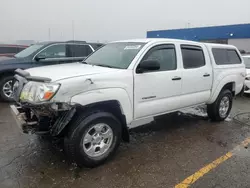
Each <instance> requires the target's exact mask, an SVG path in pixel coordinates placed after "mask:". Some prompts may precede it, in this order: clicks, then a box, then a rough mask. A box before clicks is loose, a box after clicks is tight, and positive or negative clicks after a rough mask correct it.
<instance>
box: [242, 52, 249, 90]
mask: <svg viewBox="0 0 250 188" xmlns="http://www.w3.org/2000/svg"><path fill="white" fill-rule="evenodd" d="M242 57H243V59H244V63H245V65H246V74H247V75H246V80H245V90H244V93H250V55H243V56H242Z"/></svg>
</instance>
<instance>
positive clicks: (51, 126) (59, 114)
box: [10, 105, 76, 136]
mask: <svg viewBox="0 0 250 188" xmlns="http://www.w3.org/2000/svg"><path fill="white" fill-rule="evenodd" d="M59 106H63V105H59ZM10 108H11V112H12V114H13V116H14V119H15V120H16V123H17V125H18V127H19V128H20V129H21V130H22V132H23V133H26V134H38V135H52V136H58V135H59V134H60V133H61V132H62V131H63V130H64V128H65V127H66V126H67V125H68V123H69V122H70V121H71V119H72V118H73V116H74V114H75V112H76V108H75V107H74V106H72V107H71V108H70V109H67V110H63V111H56V110H52V109H51V108H50V105H47V106H46V105H40V106H32V107H31V106H29V107H22V106H18V105H11V106H10Z"/></svg>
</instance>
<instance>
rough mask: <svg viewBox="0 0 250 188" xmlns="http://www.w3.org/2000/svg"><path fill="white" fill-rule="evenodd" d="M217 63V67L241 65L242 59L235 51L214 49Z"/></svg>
mask: <svg viewBox="0 0 250 188" xmlns="http://www.w3.org/2000/svg"><path fill="white" fill-rule="evenodd" d="M212 53H213V56H214V60H215V63H216V64H217V65H231V64H241V63H242V61H241V58H240V55H239V54H238V52H237V51H236V50H235V49H226V48H212Z"/></svg>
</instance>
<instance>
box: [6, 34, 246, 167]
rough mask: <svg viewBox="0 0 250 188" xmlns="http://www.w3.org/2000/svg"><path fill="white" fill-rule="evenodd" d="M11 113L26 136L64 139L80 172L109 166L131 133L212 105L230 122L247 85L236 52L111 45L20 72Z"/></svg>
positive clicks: (166, 43) (175, 44)
mask: <svg viewBox="0 0 250 188" xmlns="http://www.w3.org/2000/svg"><path fill="white" fill-rule="evenodd" d="M16 73H17V74H16V75H15V79H16V81H15V84H14V86H13V90H14V92H13V93H14V98H15V100H16V102H17V103H16V105H12V106H11V109H12V112H13V113H14V117H15V118H16V120H17V122H18V125H19V126H20V127H21V129H22V131H23V132H24V133H36V134H39V135H43V134H49V135H52V136H54V137H64V141H65V149H66V151H67V154H68V156H69V158H70V159H72V160H73V161H74V162H76V163H77V164H78V165H79V166H82V165H84V166H88V167H94V166H97V165H100V164H102V163H104V161H106V160H107V159H108V158H109V157H110V156H112V155H113V154H114V153H115V151H116V149H117V148H118V146H119V144H120V142H121V140H122V139H123V140H124V141H129V133H128V129H130V128H133V127H135V126H138V125H141V124H142V123H141V122H143V123H146V122H147V121H151V120H152V118H154V117H155V116H158V115H161V114H166V113H169V112H174V111H178V110H180V109H184V108H188V107H192V106H196V105H201V104H207V112H208V116H209V117H210V118H211V119H212V120H214V121H222V120H224V119H225V118H226V117H227V116H228V114H229V113H230V110H231V107H232V99H233V97H234V96H235V95H236V94H238V93H239V92H240V91H241V90H242V88H243V84H244V80H245V74H246V70H245V65H244V63H243V60H242V58H241V56H240V53H239V51H238V50H237V49H236V48H235V47H234V46H229V45H219V44H204V43H198V42H192V41H185V40H173V39H141V40H139V39H137V40H126V41H118V42H112V43H109V44H107V45H106V46H104V47H102V48H100V49H99V50H97V51H96V52H94V53H93V54H92V55H90V56H89V57H88V58H87V59H86V60H85V61H84V62H79V63H72V64H62V65H55V66H46V67H40V68H32V69H28V70H25V71H23V70H20V69H19V70H17V71H16Z"/></svg>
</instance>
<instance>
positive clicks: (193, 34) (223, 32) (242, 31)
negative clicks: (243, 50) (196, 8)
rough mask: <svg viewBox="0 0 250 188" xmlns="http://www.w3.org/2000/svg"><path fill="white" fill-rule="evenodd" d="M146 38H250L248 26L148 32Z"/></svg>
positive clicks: (196, 39)
mask: <svg viewBox="0 0 250 188" xmlns="http://www.w3.org/2000/svg"><path fill="white" fill-rule="evenodd" d="M147 38H175V39H185V40H194V41H200V40H214V39H236V38H237V39H238V38H250V24H238V25H225V26H212V27H197V28H187V29H172V30H159V31H148V32H147Z"/></svg>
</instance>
